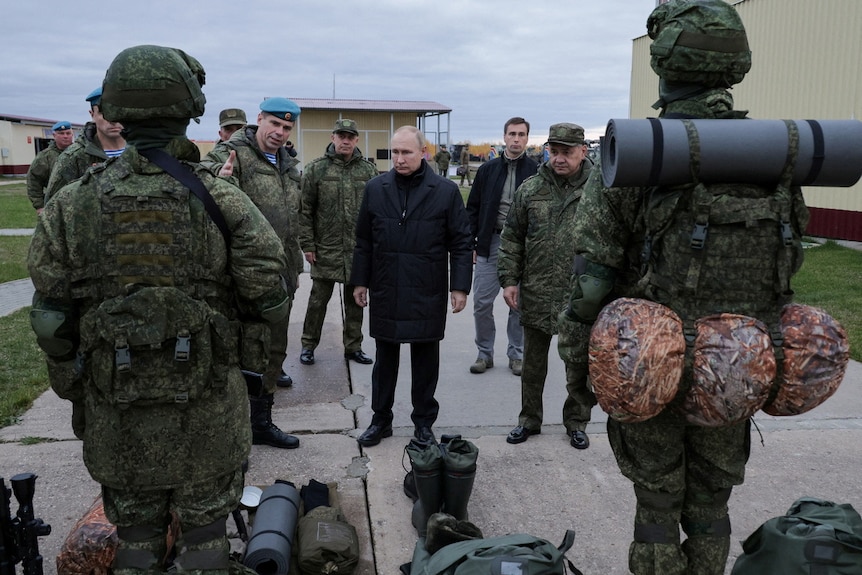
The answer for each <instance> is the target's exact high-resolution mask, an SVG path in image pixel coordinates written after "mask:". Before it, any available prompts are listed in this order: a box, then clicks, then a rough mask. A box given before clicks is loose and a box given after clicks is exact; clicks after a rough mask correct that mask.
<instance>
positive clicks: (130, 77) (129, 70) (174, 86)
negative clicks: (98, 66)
mask: <svg viewBox="0 0 862 575" xmlns="http://www.w3.org/2000/svg"><path fill="white" fill-rule="evenodd" d="M204 78H205V72H204V68H203V66H201V63H200V62H198V61H197V60H196V59H195V58H192V57H191V56H189V55H188V54H186V53H185V52H183V51H182V50H179V49H177V48H168V47H165V46H153V45H142V46H134V47H132V48H126V49H125V50H123V51H122V52H120V53H119V54H118V55H117V57H116V58H114V61H113V62H111V65H110V66H109V67H108V71H107V73H106V74H105V81H104V82H103V83H102V101H101V105H100V109H101V111H102V115H103V116H104V117H105V119H106V120H108V121H109V122H125V121H132V122H134V121H138V120H148V119H151V118H180V119H183V118H186V119H187V118H198V117H200V116H202V115H203V113H204V105H205V103H206V98H205V97H204V93H203V91H202V90H201V87H202V86H203V85H204V81H205V80H204Z"/></svg>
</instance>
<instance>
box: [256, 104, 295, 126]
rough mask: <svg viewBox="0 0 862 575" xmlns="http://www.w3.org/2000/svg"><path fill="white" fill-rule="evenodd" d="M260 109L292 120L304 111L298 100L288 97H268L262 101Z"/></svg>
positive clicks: (283, 118)
mask: <svg viewBox="0 0 862 575" xmlns="http://www.w3.org/2000/svg"><path fill="white" fill-rule="evenodd" d="M260 111H261V112H266V113H267V114H272V115H273V116H275V117H276V118H280V119H282V120H287V121H291V122H292V121H296V119H297V118H299V114H300V113H301V112H302V110H300V108H299V106H298V105H297V103H296V102H294V101H293V100H288V99H287V98H267V99H266V100H264V101H263V102H261V103H260Z"/></svg>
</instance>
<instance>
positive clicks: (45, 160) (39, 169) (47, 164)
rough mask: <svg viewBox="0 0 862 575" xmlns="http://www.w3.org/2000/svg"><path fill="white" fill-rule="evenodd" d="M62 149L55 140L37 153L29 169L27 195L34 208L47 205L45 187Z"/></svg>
mask: <svg viewBox="0 0 862 575" xmlns="http://www.w3.org/2000/svg"><path fill="white" fill-rule="evenodd" d="M59 156H60V149H59V148H58V147H57V143H56V142H54V141H53V140H52V141H51V143H50V144H48V147H47V148H45V149H44V150H42V151H41V152H39V153H38V154H36V157H35V158H33V163H32V164H30V169H28V170H27V197H28V198H30V203H31V204H33V208H34V209H37V210H38V209H40V208H43V207H45V188H47V187H48V181H49V180H50V179H51V170H52V169H53V168H54V165H55V164H56V163H57V158H58V157H59Z"/></svg>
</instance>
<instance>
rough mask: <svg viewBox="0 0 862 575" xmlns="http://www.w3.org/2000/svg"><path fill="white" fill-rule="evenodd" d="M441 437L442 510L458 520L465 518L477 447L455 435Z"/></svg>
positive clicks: (477, 453) (473, 477)
mask: <svg viewBox="0 0 862 575" xmlns="http://www.w3.org/2000/svg"><path fill="white" fill-rule="evenodd" d="M446 439H447V438H446V437H445V436H444V437H443V440H444V442H443V443H442V448H441V451H442V453H443V468H444V474H443V511H444V512H446V513H448V514H449V515H451V516H452V517H454V518H455V519H459V520H462V521H464V520H467V519H468V516H467V503H468V502H469V501H470V495H471V494H472V493H473V481H474V480H475V479H476V460H477V459H478V457H479V448H478V447H476V446H475V445H474V444H473V443H471V442H469V441H467V440H465V439H461V437H460V436H455V437H453V438H451V439H449V440H448V441H446Z"/></svg>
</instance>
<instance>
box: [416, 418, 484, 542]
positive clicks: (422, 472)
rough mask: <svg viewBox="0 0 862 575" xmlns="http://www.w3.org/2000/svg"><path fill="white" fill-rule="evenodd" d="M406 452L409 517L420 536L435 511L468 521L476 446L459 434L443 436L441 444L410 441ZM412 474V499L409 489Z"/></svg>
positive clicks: (474, 477) (474, 470)
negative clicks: (411, 500) (411, 501)
mask: <svg viewBox="0 0 862 575" xmlns="http://www.w3.org/2000/svg"><path fill="white" fill-rule="evenodd" d="M405 451H406V452H407V455H408V457H409V458H410V465H411V467H412V471H411V472H409V473H408V475H407V477H405V482H404V483H405V493H407V495H408V496H410V497H411V498H413V499H414V503H413V515H412V520H413V526H414V527H415V528H416V531H417V532H418V533H419V536H420V537H424V536H425V534H426V532H427V529H428V518H429V517H431V516H432V515H433V514H435V513H438V512H443V513H446V514H448V515H451V516H453V517H454V518H456V519H459V520H467V519H468V516H467V503H468V502H469V501H470V494H471V493H472V492H473V482H474V480H475V479H476V460H477V459H478V457H479V448H478V447H476V446H475V445H474V444H473V443H471V442H469V441H467V440H465V439H461V436H460V435H444V436H442V437H441V438H440V443H431V444H427V443H419V442H417V441H411V442H410V443H409V444H408V445H407V447H406V448H405ZM411 476H412V480H413V482H412V483H413V487H414V488H415V495H416V497H415V498H414V497H413V494H412V493H410V489H409V484H410V479H411Z"/></svg>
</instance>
